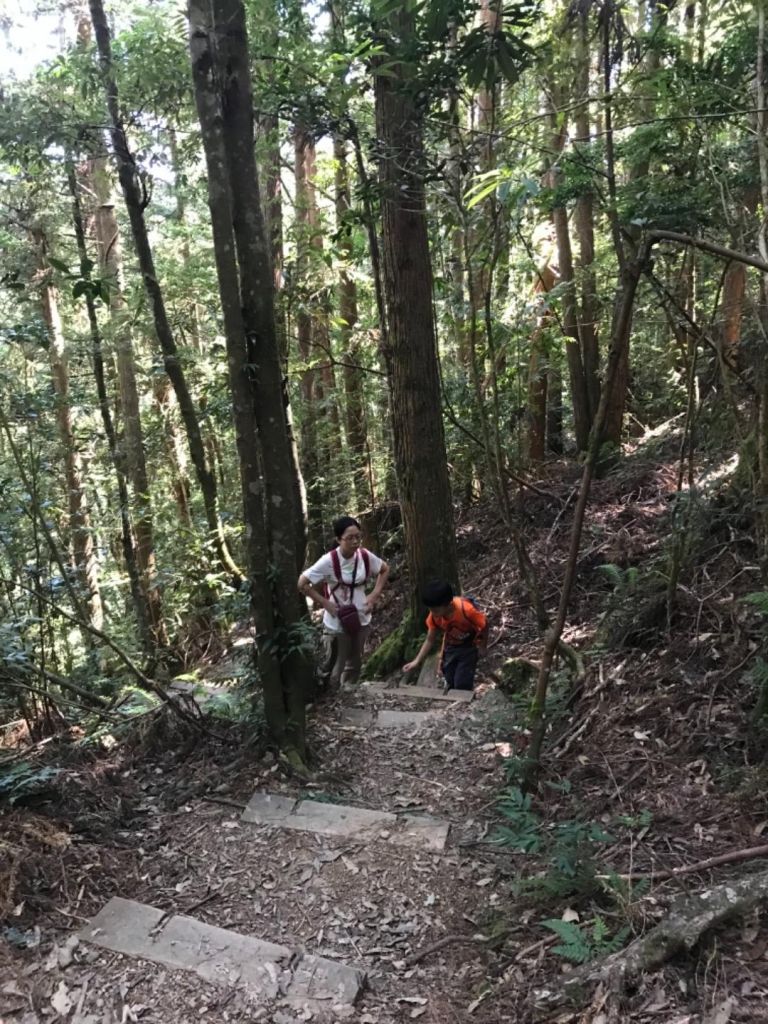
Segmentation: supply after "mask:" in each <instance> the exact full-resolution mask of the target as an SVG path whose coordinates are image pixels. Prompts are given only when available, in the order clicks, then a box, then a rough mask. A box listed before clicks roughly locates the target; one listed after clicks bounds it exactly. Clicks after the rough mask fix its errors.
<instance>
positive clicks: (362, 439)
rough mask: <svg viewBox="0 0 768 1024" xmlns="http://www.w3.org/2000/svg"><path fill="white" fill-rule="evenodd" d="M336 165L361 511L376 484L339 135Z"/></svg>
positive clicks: (348, 405) (349, 425)
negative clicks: (357, 331) (372, 472)
mask: <svg viewBox="0 0 768 1024" xmlns="http://www.w3.org/2000/svg"><path fill="white" fill-rule="evenodd" d="M333 154H334V157H335V162H336V171H335V178H334V186H335V192H336V195H335V199H336V235H337V237H338V243H337V245H338V256H339V320H340V321H341V325H340V328H339V342H340V348H341V353H342V360H343V362H344V367H343V380H344V411H345V430H346V435H347V451H348V452H349V458H350V462H351V468H352V484H353V488H354V493H355V499H356V504H357V508H358V509H362V508H365V507H366V505H367V504H368V503H369V502H370V500H371V494H372V493H373V481H372V480H371V479H370V476H369V468H370V467H369V462H368V451H367V443H368V436H367V427H366V414H365V382H364V380H363V371H362V370H361V369H360V365H359V363H360V351H359V345H358V343H357V339H356V334H355V328H356V327H357V284H356V283H355V279H354V277H353V275H352V273H351V272H350V264H351V261H352V238H351V235H352V227H351V223H350V208H349V174H348V168H347V144H346V142H345V141H344V139H342V138H341V136H339V135H337V136H336V137H335V138H334V141H333Z"/></svg>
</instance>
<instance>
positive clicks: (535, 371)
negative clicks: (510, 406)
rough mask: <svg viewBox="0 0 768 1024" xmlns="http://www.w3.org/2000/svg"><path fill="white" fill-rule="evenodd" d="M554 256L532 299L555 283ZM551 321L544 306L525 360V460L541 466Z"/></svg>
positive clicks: (544, 268)
mask: <svg viewBox="0 0 768 1024" xmlns="http://www.w3.org/2000/svg"><path fill="white" fill-rule="evenodd" d="M553 255H554V254H552V253H550V255H549V256H548V257H547V261H546V262H545V263H544V265H543V266H542V267H541V269H539V270H537V271H536V280H535V281H534V285H533V292H534V295H542V296H545V295H547V294H548V293H549V292H550V291H552V289H553V288H554V287H555V284H556V283H557V274H556V273H555V271H554V270H553V268H552V266H551V262H550V261H551V259H552V256H553ZM551 319H552V310H551V309H550V308H549V307H548V306H545V308H544V309H543V310H542V311H541V313H540V314H539V316H538V317H537V319H536V326H535V327H534V329H533V332H532V334H531V340H530V355H529V357H528V417H529V419H528V452H527V454H528V459H529V461H530V462H531V463H533V464H534V465H536V464H537V463H539V462H543V461H544V459H545V456H546V450H547V391H548V384H549V381H548V372H547V365H546V363H547V359H546V357H545V355H544V344H543V340H544V339H543V334H544V331H545V329H546V327H547V324H548V323H549V322H550V321H551Z"/></svg>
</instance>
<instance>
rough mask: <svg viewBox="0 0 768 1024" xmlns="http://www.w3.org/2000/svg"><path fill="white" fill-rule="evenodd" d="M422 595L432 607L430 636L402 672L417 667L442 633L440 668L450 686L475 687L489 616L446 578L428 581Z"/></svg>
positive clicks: (430, 610)
mask: <svg viewBox="0 0 768 1024" xmlns="http://www.w3.org/2000/svg"><path fill="white" fill-rule="evenodd" d="M421 599H422V601H423V602H424V604H425V605H426V606H427V608H429V615H428V616H427V638H426V640H425V641H424V643H423V644H422V645H421V650H420V651H419V653H418V654H417V655H416V657H415V658H414V659H413V661H409V662H408V664H407V665H403V672H411V671H412V670H413V669H415V668H418V666H419V665H421V663H422V662H423V661H424V659H425V658H426V657H427V655H428V654H429V652H430V651H431V649H432V647H433V645H434V643H435V640H436V639H437V637H438V636H439V634H440V633H442V635H443V646H442V649H441V651H440V666H439V668H440V671H441V672H442V674H443V676H444V678H445V682H446V685H447V687H448V689H450V690H472V689H474V686H475V672H476V670H477V661H478V658H479V656H480V655H481V654H485V650H486V644H487V639H488V635H487V634H488V620H487V618H486V617H485V615H484V614H483V612H481V611H480V609H479V608H476V607H475V605H474V604H473V603H472V602H471V601H469V600H468V599H467V598H466V597H454V596H453V587H452V586H451V584H450V583H446V582H445V580H432V581H431V582H430V583H428V584H427V585H426V586H425V587H424V590H423V591H422V594H421Z"/></svg>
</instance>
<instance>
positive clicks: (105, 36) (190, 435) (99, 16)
mask: <svg viewBox="0 0 768 1024" xmlns="http://www.w3.org/2000/svg"><path fill="white" fill-rule="evenodd" d="M89 5H90V11H91V21H92V22H93V28H94V32H95V34H96V43H97V46H98V50H99V57H100V62H101V70H102V75H103V79H104V89H105V93H106V100H107V108H108V111H109V117H110V122H111V124H110V137H111V139H112V148H113V150H114V153H115V157H116V159H117V167H118V177H119V179H120V185H121V188H122V191H123V197H124V199H125V205H126V209H127V211H128V217H129V219H130V222H131V231H132V233H133V241H134V246H135V249H136V256H137V258H138V261H139V269H140V271H141V276H142V279H143V281H144V288H145V290H146V293H147V299H148V300H149V304H150V307H151V309H152V316H153V319H154V325H155V333H156V335H157V340H158V342H159V344H160V348H161V350H162V353H163V362H164V365H165V371H166V373H167V374H168V377H169V378H170V381H171V384H172V386H173V390H174V392H175V394H176V398H177V401H178V403H179V411H180V412H181V417H182V421H183V423H184V428H185V430H186V434H187V442H188V444H189V453H190V457H191V459H192V464H193V465H194V467H195V472H196V475H197V479H198V483H199V484H200V490H201V492H202V496H203V505H204V507H205V516H206V521H207V524H208V529H209V531H210V534H211V537H212V539H213V543H214V547H215V550H216V553H217V555H218V558H219V561H220V562H221V564H222V567H223V568H224V569H225V571H226V572H228V573H229V574H230V575H231V577H232V582H233V583H234V584H235V585H239V583H240V582H241V580H242V574H241V572H240V570H239V568H238V567H237V565H236V564H235V561H234V559H233V558H232V555H231V554H230V551H229V548H228V546H227V542H226V538H225V536H224V530H223V527H222V524H221V520H220V518H219V511H218V493H217V491H218V489H217V486H216V477H215V474H214V473H213V472H212V470H211V468H210V467H209V465H208V461H207V459H206V455H205V446H204V444H203V437H202V433H201V430H200V421H199V419H198V416H197V412H196V410H195V406H194V402H193V400H192V395H191V392H190V390H189V386H188V384H187V380H186V376H185V374H184V370H183V367H182V363H181V360H180V358H179V352H178V349H177V346H176V340H175V338H174V336H173V331H172V329H171V325H170V321H169V320H168V314H167V311H166V308H165V301H164V298H163V293H162V289H161V287H160V282H159V280H158V277H157V273H156V270H155V263H154V257H153V255H152V247H151V245H150V242H149V234H148V232H147V225H146V222H145V220H144V209H145V206H146V203H147V200H146V195H145V194H143V191H142V186H141V178H140V175H139V170H138V168H137V166H136V162H135V160H134V158H133V156H132V154H131V152H130V150H129V148H128V140H127V137H126V133H125V127H124V125H123V122H122V117H121V114H120V105H119V97H118V90H117V83H116V81H115V76H114V69H113V66H112V43H111V39H110V33H109V27H108V25H107V19H106V15H105V13H104V6H103V3H102V0H89Z"/></svg>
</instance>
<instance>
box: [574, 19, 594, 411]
mask: <svg viewBox="0 0 768 1024" xmlns="http://www.w3.org/2000/svg"><path fill="white" fill-rule="evenodd" d="M576 32H577V43H576V65H577V66H576V90H577V93H576V102H577V104H578V106H577V108H576V116H575V122H576V137H575V139H574V148H575V150H576V152H577V153H578V154H579V155H580V157H581V159H582V160H584V161H587V160H589V152H588V148H589V144H590V137H591V135H590V119H589V103H588V97H589V86H590V46H589V10H588V9H587V8H586V7H585V8H583V9H581V10H580V11H579V14H578V25H577V27H576ZM574 223H575V225H576V234H577V237H578V240H579V255H578V261H577V265H578V270H579V278H580V281H581V288H580V293H581V294H580V299H581V303H580V304H581V309H580V315H579V337H580V338H581V357H582V362H583V364H584V380H585V384H586V389H587V401H588V415H589V424H590V426H591V425H592V421H593V419H594V418H595V412H596V411H597V406H598V403H599V401H600V346H599V341H598V335H597V325H598V319H599V307H598V297H597V281H596V278H595V268H594V264H595V210H594V198H593V195H592V192H591V191H590V192H584V193H583V194H582V195H580V196H579V198H578V199H577V201H576V209H575V211H574Z"/></svg>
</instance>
